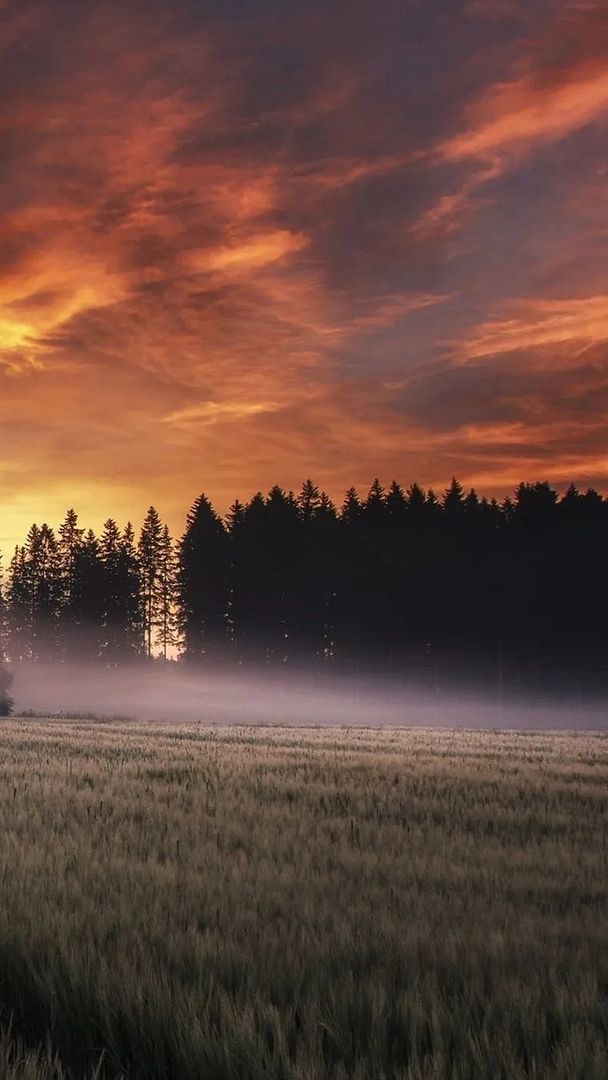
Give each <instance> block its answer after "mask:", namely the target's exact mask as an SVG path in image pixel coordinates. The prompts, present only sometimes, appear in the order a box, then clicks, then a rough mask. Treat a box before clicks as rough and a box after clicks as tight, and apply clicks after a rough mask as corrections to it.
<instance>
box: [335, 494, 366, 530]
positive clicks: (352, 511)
mask: <svg viewBox="0 0 608 1080" xmlns="http://www.w3.org/2000/svg"><path fill="white" fill-rule="evenodd" d="M361 513H362V507H361V500H360V499H359V496H358V494H357V492H356V490H355V488H354V487H350V488H349V489H348V491H347V492H346V495H345V496H344V501H343V503H342V510H341V512H340V520H341V521H343V522H344V524H345V525H354V524H356V522H357V521H359V520H360V518H361Z"/></svg>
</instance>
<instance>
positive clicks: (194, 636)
mask: <svg viewBox="0 0 608 1080" xmlns="http://www.w3.org/2000/svg"><path fill="white" fill-rule="evenodd" d="M178 560H179V566H178V624H179V628H180V631H181V633H182V635H183V642H184V657H185V658H186V659H187V660H191V661H192V660H201V659H203V658H207V659H208V658H212V657H216V658H217V657H221V656H223V655H224V654H225V651H226V645H227V642H228V606H229V596H230V588H229V581H230V574H229V570H230V551H229V541H228V534H227V532H226V527H225V525H224V523H223V522H222V520H221V518H219V517H218V515H217V514H216V512H215V510H214V509H213V506H212V505H211V503H210V501H209V499H208V498H207V497H206V496H205V495H204V494H202V495H200V496H199V498H198V499H197V500H196V501H195V502H194V504H193V506H192V508H191V510H190V512H189V514H188V517H187V519H186V531H185V533H184V535H183V537H182V539H181V541H180V544H179V554H178Z"/></svg>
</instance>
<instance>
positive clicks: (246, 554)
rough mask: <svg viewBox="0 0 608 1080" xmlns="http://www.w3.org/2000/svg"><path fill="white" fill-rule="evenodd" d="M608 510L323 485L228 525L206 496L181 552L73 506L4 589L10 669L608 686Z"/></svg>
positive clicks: (38, 533)
mask: <svg viewBox="0 0 608 1080" xmlns="http://www.w3.org/2000/svg"><path fill="white" fill-rule="evenodd" d="M607 540H608V499H607V498H604V497H603V496H602V495H601V494H599V493H598V492H597V491H595V490H593V489H588V490H587V491H585V492H581V491H579V490H577V488H576V487H574V486H573V485H572V486H570V487H569V488H568V490H567V491H566V492H565V493H564V494H562V495H560V494H559V493H558V492H557V491H556V490H555V489H554V488H552V487H551V486H550V484H549V483H547V482H536V483H521V484H520V485H519V486H518V487H517V489H516V490H515V492H514V494H513V496H512V497H508V498H505V499H504V501H502V502H497V501H496V500H487V499H486V498H479V497H478V495H477V494H476V492H475V491H474V490H470V491H469V492H465V490H464V489H463V487H462V485H461V484H460V483H459V482H458V481H457V480H453V481H452V483H451V484H450V485H449V486H448V487H447V489H446V490H445V491H444V492H443V494H442V495H441V496H439V497H438V496H437V495H436V494H435V493H434V492H433V491H432V490H428V491H425V490H424V489H423V488H421V487H420V486H419V485H418V484H412V485H411V486H410V487H409V488H407V489H404V488H403V487H402V486H401V485H400V484H399V483H397V482H396V481H395V482H393V483H391V484H390V486H389V487H387V488H384V487H383V486H382V485H381V484H380V482H379V481H378V480H374V482H373V483H372V485H371V487H370V490H369V492H368V493H367V495H366V496H365V497H360V496H359V495H358V494H357V492H356V490H355V489H354V488H350V489H349V490H348V491H347V493H346V495H345V497H344V501H343V503H342V505H341V506H340V507H339V508H338V507H336V506H335V505H334V503H333V502H332V501H331V499H330V498H329V497H328V496H327V495H326V494H325V493H324V492H322V491H319V489H318V488H317V486H316V485H315V484H314V483H313V482H312V481H310V480H308V481H306V482H305V483H304V485H303V486H302V489H301V491H300V493H299V494H298V495H296V494H294V493H293V492H285V491H284V490H282V489H281V488H280V487H273V488H272V489H271V490H270V492H269V493H268V495H266V496H264V495H262V494H261V493H259V492H258V493H257V494H256V495H254V496H253V498H251V500H250V501H249V502H248V503H246V504H242V503H240V502H239V501H236V502H235V503H234V504H233V505H232V506H231V508H230V510H229V512H228V513H227V515H226V516H225V518H222V517H221V516H220V515H219V514H218V513H216V511H215V509H214V507H213V505H212V503H211V501H210V500H209V499H208V498H207V497H206V496H205V495H204V494H203V495H201V496H200V497H199V498H197V499H196V501H195V502H194V504H193V506H192V507H191V509H190V511H189V513H188V515H187V519H186V527H185V531H184V534H183V536H182V537H181V539H179V540H178V541H174V540H173V538H172V537H171V535H170V533H169V529H168V528H167V526H166V525H165V524H163V522H162V521H161V518H160V516H159V514H158V513H157V511H156V509H155V508H154V507H153V506H151V507H150V509H149V510H148V512H147V514H146V517H145V520H144V522H143V525H142V526H141V529H140V531H139V534H138V535H136V533H135V531H134V529H133V527H132V525H131V524H127V525H126V526H125V527H124V528H121V527H119V525H118V524H117V523H116V522H115V521H114V520H112V519H109V520H108V521H106V523H105V526H104V527H103V531H102V532H101V535H99V536H98V535H96V534H95V533H94V532H93V531H92V530H91V529H85V528H83V527H82V526H81V525H80V523H79V520H78V516H77V513H76V512H75V511H74V510H72V509H71V510H69V511H68V512H67V514H66V517H65V520H64V521H63V523H62V524H61V525H60V526H59V528H58V530H57V531H55V530H54V529H53V528H51V527H50V526H49V525H47V524H42V525H37V524H34V525H32V527H31V529H30V530H29V533H28V536H27V538H26V540H25V543H24V544H23V545H22V546H19V547H17V548H16V550H15V552H14V554H13V556H12V558H11V560H10V562H9V563H8V565H6V566H5V573H4V576H3V578H0V581H1V583H2V584H1V588H0V656H4V657H5V658H6V659H7V660H8V661H10V662H11V663H12V664H16V663H19V662H22V661H44V662H62V661H67V660H87V661H99V662H101V663H104V664H106V665H116V664H122V663H125V662H127V661H134V660H137V661H140V660H141V661H142V662H143V661H144V660H145V659H150V658H154V659H155V660H157V661H162V660H166V661H168V660H172V661H175V660H179V662H181V663H190V664H196V663H198V664H201V665H204V664H208V663H214V664H227V665H230V664H240V665H248V664H260V663H265V664H281V665H283V664H292V665H311V664H312V665H318V666H319V667H321V668H327V667H331V668H332V669H333V670H339V669H340V668H343V667H348V666H349V665H350V666H351V667H352V666H353V665H356V666H357V667H359V666H361V667H363V668H365V669H371V670H374V671H377V672H379V671H396V672H410V673H413V674H415V675H417V676H419V677H424V678H427V679H429V680H431V681H433V680H435V681H437V680H438V679H445V678H454V677H457V673H458V672H462V671H463V670H470V669H471V668H474V669H475V671H476V672H477V673H478V675H479V676H480V677H482V678H483V677H484V672H488V673H490V674H489V676H488V677H489V678H491V679H492V680H493V679H495V678H496V677H497V675H496V673H497V670H498V673H499V675H498V677H499V678H500V679H501V680H503V679H504V680H506V682H507V683H508V682H509V679H511V680H513V679H514V678H515V677H516V678H517V679H518V680H521V679H522V678H523V679H524V680H525V679H528V678H529V679H531V680H532V681H533V680H534V678H535V677H536V676H537V675H538V674H539V673H540V674H541V675H542V678H543V679H545V680H546V679H547V677H548V676H547V672H549V671H550V672H552V673H554V675H552V676H551V678H552V679H554V680H555V684H556V685H557V686H561V685H562V684H564V683H565V682H567V681H568V679H569V678H571V681H573V684H574V683H576V685H577V686H579V687H580V685H581V681H583V682H584V685H585V688H586V689H591V690H594V689H596V690H603V689H604V688H605V687H606V682H607V645H608V634H607V630H606V626H607V623H606V611H607V610H608V570H607V560H606V553H607V551H608V544H607Z"/></svg>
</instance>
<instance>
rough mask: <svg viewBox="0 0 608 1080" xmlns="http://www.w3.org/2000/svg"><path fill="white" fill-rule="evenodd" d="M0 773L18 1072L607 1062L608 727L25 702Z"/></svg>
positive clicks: (8, 980)
mask: <svg viewBox="0 0 608 1080" xmlns="http://www.w3.org/2000/svg"><path fill="white" fill-rule="evenodd" d="M0 781H1V782H0V1002H1V1003H2V1015H1V1016H0V1020H2V1021H3V1023H4V1028H3V1034H2V1036H1V1038H0V1076H1V1077H3V1078H7V1080H9V1078H10V1080H17V1078H20V1080H26V1078H27V1080H43V1078H44V1080H56V1078H58V1077H64V1076H70V1077H78V1078H82V1077H92V1076H94V1075H97V1076H99V1077H108V1078H115V1077H128V1078H133V1080H135V1078H136V1080H160V1078H164V1080H195V1078H196V1080H207V1078H210V1080H216V1078H217V1080H227V1078H233V1080H309V1078H310V1080H321V1078H325V1077H329V1078H335V1080H362V1078H370V1080H372V1078H373V1080H382V1078H389V1077H390V1078H397V1077H399V1078H406V1077H407V1078H411V1080H423V1078H424V1080H427V1078H428V1080H431V1078H433V1080H439V1078H441V1080H465V1078H466V1080H477V1078H486V1077H488V1078H505V1080H506V1078H519V1077H535V1078H538V1080H541V1078H542V1080H545V1078H561V1080H577V1078H579V1080H606V1077H608V866H607V861H608V860H607V855H608V824H607V814H608V739H607V738H605V737H602V736H601V735H567V734H555V735H553V734H522V733H519V734H513V733H507V732H502V733H500V732H493V733H483V732H476V733H473V732H453V731H452V732H451V731H432V732H431V731H423V730H409V731H408V730H404V731H396V730H381V731H376V730H374V731H372V730H346V729H337V728H334V729H326V730H317V729H306V730H302V729H299V730H298V729H281V728H257V729H252V728H222V729H210V728H199V727H194V726H190V727H186V726H184V727H175V726H171V727H170V726H168V725H167V726H163V725H154V726H152V725H148V726H138V725H134V724H131V725H125V724H120V723H95V722H93V721H88V722H76V721H70V722H68V721H40V720H27V721H26V720H21V721H20V720H18V719H15V720H11V721H6V722H3V724H2V726H1V727H0ZM9 1024H12V1027H11V1029H10V1030H9Z"/></svg>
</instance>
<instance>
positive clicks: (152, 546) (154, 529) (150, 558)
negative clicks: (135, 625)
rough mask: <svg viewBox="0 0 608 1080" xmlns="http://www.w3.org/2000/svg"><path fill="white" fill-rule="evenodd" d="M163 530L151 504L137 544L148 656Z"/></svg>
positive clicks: (150, 652) (154, 613)
mask: <svg viewBox="0 0 608 1080" xmlns="http://www.w3.org/2000/svg"><path fill="white" fill-rule="evenodd" d="M162 531H163V527H162V523H161V520H160V518H159V516H158V512H157V511H156V509H155V508H154V507H153V506H151V507H150V508H149V510H148V513H147V514H146V517H145V519H144V523H143V525H142V528H141V532H140V534H139V542H138V545H137V561H138V566H139V584H140V593H141V613H142V619H143V634H144V651H145V653H146V655H147V656H151V655H152V645H153V642H154V636H155V627H156V619H157V612H156V607H157V584H158V575H159V563H160V555H161V545H162Z"/></svg>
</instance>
